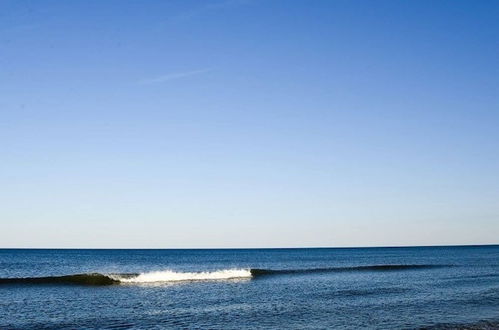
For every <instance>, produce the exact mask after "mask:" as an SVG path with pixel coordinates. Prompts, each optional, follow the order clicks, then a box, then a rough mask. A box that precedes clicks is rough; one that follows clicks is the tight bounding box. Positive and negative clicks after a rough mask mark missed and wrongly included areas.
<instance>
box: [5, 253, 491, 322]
mask: <svg viewBox="0 0 499 330" xmlns="http://www.w3.org/2000/svg"><path fill="white" fill-rule="evenodd" d="M93 273H99V274H101V275H83V276H79V277H59V276H66V275H74V274H93ZM497 320H499V246H476V247H417V248H359V249H234V250H11V249H0V329H30V328H32V329H44V328H46V329H75V328H87V329H93V328H99V329H102V328H104V329H105V328H114V329H118V328H122V329H128V328H137V329H151V328H156V329H160V328H200V329H220V328H229V329H245V328H247V329H250V328H251V329H254V328H267V329H269V328H286V329H293V328H294V329H303V328H310V329H325V328H337V329H358V328H370V329H390V328H395V329H400V328H403V329H412V328H425V327H437V328H438V327H440V328H442V327H449V328H453V327H459V326H461V325H463V326H464V325H467V324H475V325H476V326H481V325H487V326H490V327H494V326H498V327H499V323H496V322H497Z"/></svg>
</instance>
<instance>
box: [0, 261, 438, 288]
mask: <svg viewBox="0 0 499 330" xmlns="http://www.w3.org/2000/svg"><path fill="white" fill-rule="evenodd" d="M437 267H445V265H370V266H350V267H330V268H306V269H258V268H252V269H223V270H217V271H212V272H176V271H172V270H166V271H156V272H148V273H138V274H100V273H91V274H75V275H64V276H47V277H24V278H0V285H8V284H25V285H30V284H31V285H37V284H59V285H64V284H66V285H71V284H73V285H92V286H103V285H114V284H126V283H131V284H139V283H170V282H185V281H212V280H234V279H249V278H252V277H260V276H266V275H283V274H307V273H333V272H356V271H403V270H417V269H428V268H437Z"/></svg>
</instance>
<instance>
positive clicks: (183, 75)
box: [139, 68, 213, 85]
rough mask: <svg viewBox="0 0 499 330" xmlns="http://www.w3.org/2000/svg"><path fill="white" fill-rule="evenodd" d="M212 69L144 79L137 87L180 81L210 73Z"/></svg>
mask: <svg viewBox="0 0 499 330" xmlns="http://www.w3.org/2000/svg"><path fill="white" fill-rule="evenodd" d="M212 70H213V69H208V68H206V69H200V70H192V71H184V72H175V73H169V74H165V75H162V76H159V77H155V78H151V79H144V80H141V81H139V85H151V84H160V83H164V82H167V81H171V80H176V79H182V78H186V77H191V76H196V75H198V74H202V73H206V72H210V71H212Z"/></svg>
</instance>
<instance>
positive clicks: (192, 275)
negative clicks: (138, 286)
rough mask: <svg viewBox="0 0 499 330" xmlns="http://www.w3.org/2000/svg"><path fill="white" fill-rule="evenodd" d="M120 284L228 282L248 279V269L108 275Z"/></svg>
mask: <svg viewBox="0 0 499 330" xmlns="http://www.w3.org/2000/svg"><path fill="white" fill-rule="evenodd" d="M110 277H111V278H112V279H114V280H117V281H119V282H121V283H158V282H180V281H205V280H229V279H239V278H250V277H251V271H250V270H249V269H224V270H217V271H213V272H175V271H172V270H167V271H157V272H149V273H142V274H138V275H137V276H126V277H124V276H122V275H110Z"/></svg>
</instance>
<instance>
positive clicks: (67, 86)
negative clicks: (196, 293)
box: [0, 0, 499, 248]
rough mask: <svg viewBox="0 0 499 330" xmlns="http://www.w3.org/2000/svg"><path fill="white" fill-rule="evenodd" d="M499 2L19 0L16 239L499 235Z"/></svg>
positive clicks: (12, 205)
mask: <svg viewBox="0 0 499 330" xmlns="http://www.w3.org/2000/svg"><path fill="white" fill-rule="evenodd" d="M498 17H499V1H471V0H470V1H460V0H456V1H445V0H442V1H384V0H380V1H333V0H331V1H329V0H328V1H300V0H293V1H284V0H282V1H278V0H268V1H267V0H247V1H243V0H239V1H238V0H233V1H230V0H229V1H223V0H221V1H121V0H120V1H95V0H94V1H23V0H15V1H6V0H0V187H1V189H0V205H1V207H0V225H1V229H0V248H1V247H88V248H94V247H103V248H107V247H122V248H141V247H143V248H201V247H301V246H388V245H433V244H438V245H439V244H486V243H499V239H498V237H499V63H498V61H499V60H498V59H499V36H498V34H499V19H498Z"/></svg>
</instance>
